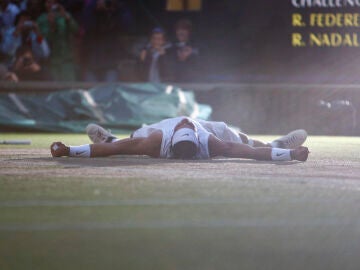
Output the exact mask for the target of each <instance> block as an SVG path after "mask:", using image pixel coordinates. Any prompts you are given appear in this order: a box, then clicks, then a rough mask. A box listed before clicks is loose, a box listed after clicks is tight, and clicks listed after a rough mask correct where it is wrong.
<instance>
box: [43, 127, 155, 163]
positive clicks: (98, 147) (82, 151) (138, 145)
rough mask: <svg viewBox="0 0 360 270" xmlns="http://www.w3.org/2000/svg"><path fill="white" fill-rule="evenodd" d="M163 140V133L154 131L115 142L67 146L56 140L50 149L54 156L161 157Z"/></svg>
mask: <svg viewBox="0 0 360 270" xmlns="http://www.w3.org/2000/svg"><path fill="white" fill-rule="evenodd" d="M161 140H162V133H161V132H154V133H153V134H151V135H150V136H149V137H147V138H127V139H123V140H119V141H116V142H113V143H98V144H90V145H82V146H66V145H64V144H63V143H61V142H54V143H53V144H52V145H51V147H50V150H51V154H52V156H53V157H61V156H72V157H106V156H112V155H148V156H151V157H159V155H160V146H161Z"/></svg>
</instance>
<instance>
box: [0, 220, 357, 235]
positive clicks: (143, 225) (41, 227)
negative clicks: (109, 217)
mask: <svg viewBox="0 0 360 270" xmlns="http://www.w3.org/2000/svg"><path fill="white" fill-rule="evenodd" d="M359 226H360V220H359V219H356V220H339V219H336V218H315V219H309V220H289V219H261V218H253V219H245V218H242V219H241V220H236V219H221V220H210V221H184V220H177V221H167V220H166V221H146V222H132V221H121V222H79V223H72V224H69V223H63V224H61V223H59V222H57V223H40V224H31V225H23V224H13V225H11V224H10V225H0V232H27V231H69V230H75V231H76V230H82V231H83V230H87V231H92V230H113V229H178V228H209V229H212V228H214V229H216V228H266V227H270V228H295V229H299V228H303V229H305V228H311V229H312V228H314V227H316V228H322V229H323V228H329V227H331V228H332V227H335V228H334V229H337V230H338V229H339V228H341V229H344V228H346V229H347V230H348V231H351V230H352V231H354V230H353V229H355V230H356V231H359Z"/></svg>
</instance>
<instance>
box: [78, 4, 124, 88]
mask: <svg viewBox="0 0 360 270" xmlns="http://www.w3.org/2000/svg"><path fill="white" fill-rule="evenodd" d="M123 19H124V18H123V14H122V1H117V0H90V1H89V2H88V4H87V5H86V6H85V9H84V12H83V20H82V21H83V27H84V31H85V35H84V39H83V51H84V57H83V58H84V59H83V60H84V80H85V81H106V82H114V81H117V80H118V77H119V74H118V64H119V60H120V58H121V44H120V42H119V36H120V34H121V33H123V32H124V31H126V29H124V28H125V27H123Z"/></svg>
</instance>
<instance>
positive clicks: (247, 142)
mask: <svg viewBox="0 0 360 270" xmlns="http://www.w3.org/2000/svg"><path fill="white" fill-rule="evenodd" d="M239 136H240V139H241V141H242V142H243V143H244V144H249V137H248V136H246V135H245V134H243V133H239Z"/></svg>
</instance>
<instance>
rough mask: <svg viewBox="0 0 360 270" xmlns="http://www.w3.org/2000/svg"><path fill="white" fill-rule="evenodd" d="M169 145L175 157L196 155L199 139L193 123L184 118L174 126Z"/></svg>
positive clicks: (191, 157) (185, 157) (192, 156)
mask: <svg viewBox="0 0 360 270" xmlns="http://www.w3.org/2000/svg"><path fill="white" fill-rule="evenodd" d="M171 146H172V153H173V157H174V158H176V159H193V158H194V157H195V156H196V153H197V149H198V146H199V139H198V134H197V131H196V127H195V125H194V124H193V123H192V122H191V121H190V120H189V119H187V118H184V119H183V120H181V121H180V122H179V123H178V124H177V125H176V126H175V128H174V134H173V137H172V141H171Z"/></svg>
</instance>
